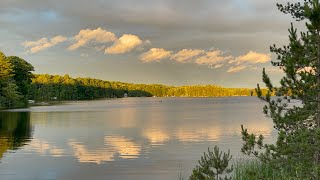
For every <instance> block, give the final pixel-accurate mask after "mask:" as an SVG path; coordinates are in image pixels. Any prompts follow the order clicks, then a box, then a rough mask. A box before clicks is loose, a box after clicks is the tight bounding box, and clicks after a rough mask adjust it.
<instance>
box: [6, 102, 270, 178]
mask: <svg viewBox="0 0 320 180" xmlns="http://www.w3.org/2000/svg"><path fill="white" fill-rule="evenodd" d="M262 106H263V103H262V102H261V101H260V100H258V99H257V98H255V97H230V98H124V99H107V100H98V101H82V102H67V103H64V104H60V105H55V106H41V107H40V106H39V107H31V108H29V109H20V110H12V111H10V112H0V179H1V180H34V179H41V180H42V179H44V180H49V179H80V180H81V179H83V180H87V179H119V180H120V179H121V180H122V179H139V180H140V179H178V177H179V173H181V174H182V175H183V176H184V177H188V176H189V175H190V173H191V170H192V168H193V167H194V165H195V164H196V163H197V160H198V159H199V158H200V156H201V155H202V153H203V152H204V151H206V150H207V148H208V147H213V146H214V145H219V146H220V147H221V148H222V149H223V150H227V149H230V150H231V153H232V154H233V156H234V158H240V157H241V158H245V157H246V156H243V155H242V154H241V153H240V148H241V146H242V142H241V137H240V129H241V128H240V125H241V124H244V125H245V126H246V127H247V128H249V129H250V130H251V131H254V132H260V133H262V134H264V135H265V136H266V138H267V140H269V141H273V140H274V137H275V132H274V131H273V129H272V121H271V120H270V119H267V118H266V117H265V116H264V115H263V113H262Z"/></svg>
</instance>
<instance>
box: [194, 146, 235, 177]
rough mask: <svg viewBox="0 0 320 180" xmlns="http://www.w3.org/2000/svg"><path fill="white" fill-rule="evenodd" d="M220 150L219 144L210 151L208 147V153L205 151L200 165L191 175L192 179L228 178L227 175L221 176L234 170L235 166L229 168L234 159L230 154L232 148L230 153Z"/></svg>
mask: <svg viewBox="0 0 320 180" xmlns="http://www.w3.org/2000/svg"><path fill="white" fill-rule="evenodd" d="M222 153H223V152H221V151H220V150H219V147H218V146H215V147H214V148H213V151H210V149H209V148H208V154H207V153H203V156H202V157H201V159H200V160H199V165H197V166H196V167H195V168H194V169H193V171H192V175H191V176H190V179H191V180H198V179H201V180H202V179H203V180H214V179H216V180H219V179H220V180H222V179H225V180H228V179H229V178H228V177H227V175H226V176H225V177H224V178H221V177H219V175H222V174H224V173H226V174H228V173H230V172H232V170H233V167H232V166H231V167H230V168H229V162H230V160H231V159H232V156H231V155H230V150H229V151H228V153H223V154H222Z"/></svg>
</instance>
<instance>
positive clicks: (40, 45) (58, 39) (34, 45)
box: [22, 36, 67, 53]
mask: <svg viewBox="0 0 320 180" xmlns="http://www.w3.org/2000/svg"><path fill="white" fill-rule="evenodd" d="M66 40H67V38H66V37H64V36H55V37H53V38H51V39H48V38H41V39H39V40H38V41H25V42H24V43H22V46H24V47H25V48H29V50H28V51H29V52H31V53H37V52H39V51H42V50H45V49H48V48H50V47H53V46H55V45H57V44H59V43H62V42H64V41H66Z"/></svg>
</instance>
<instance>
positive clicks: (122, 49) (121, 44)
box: [105, 34, 143, 54]
mask: <svg viewBox="0 0 320 180" xmlns="http://www.w3.org/2000/svg"><path fill="white" fill-rule="evenodd" d="M142 44H143V41H142V40H141V39H140V38H139V37H138V36H136V35H132V34H124V35H123V36H122V37H120V38H119V39H118V40H116V41H115V42H114V44H113V45H112V46H111V47H108V48H107V49H105V54H123V53H127V52H130V51H132V50H133V49H135V48H136V47H138V46H140V45H142Z"/></svg>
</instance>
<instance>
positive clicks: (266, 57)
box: [231, 51, 271, 64]
mask: <svg viewBox="0 0 320 180" xmlns="http://www.w3.org/2000/svg"><path fill="white" fill-rule="evenodd" d="M270 60H271V54H263V53H257V52H254V51H250V52H249V53H247V54H245V55H243V56H239V57H237V58H236V59H235V60H233V61H231V63H237V64H241V63H249V64H258V63H266V62H269V61H270Z"/></svg>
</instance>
